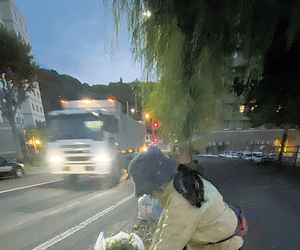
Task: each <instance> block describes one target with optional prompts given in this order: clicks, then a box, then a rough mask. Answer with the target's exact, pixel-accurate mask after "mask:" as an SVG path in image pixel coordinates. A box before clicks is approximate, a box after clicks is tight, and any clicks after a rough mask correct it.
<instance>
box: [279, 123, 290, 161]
mask: <svg viewBox="0 0 300 250" xmlns="http://www.w3.org/2000/svg"><path fill="white" fill-rule="evenodd" d="M287 136H288V128H285V129H284V132H283V135H282V140H281V144H280V151H279V156H278V160H279V163H281V161H282V156H283V153H284V146H285V143H286V140H287Z"/></svg>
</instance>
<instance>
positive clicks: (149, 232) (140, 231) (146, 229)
mask: <svg viewBox="0 0 300 250" xmlns="http://www.w3.org/2000/svg"><path fill="white" fill-rule="evenodd" d="M156 229H157V223H156V222H152V221H151V222H140V223H139V224H136V225H134V227H133V229H132V232H133V233H135V234H136V235H138V236H139V237H140V238H141V239H142V241H143V244H144V247H145V250H148V249H149V248H150V246H151V243H152V238H153V234H154V232H155V231H156Z"/></svg>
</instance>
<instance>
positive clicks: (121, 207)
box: [0, 157, 300, 250]
mask: <svg viewBox="0 0 300 250" xmlns="http://www.w3.org/2000/svg"><path fill="white" fill-rule="evenodd" d="M198 159H199V161H200V162H201V164H202V165H204V167H205V176H206V177H207V178H208V179H209V180H210V181H211V182H212V183H213V184H214V185H215V186H216V187H217V188H218V190H219V191H220V193H221V194H222V195H223V197H224V200H225V201H226V202H227V203H229V204H235V205H237V206H240V207H242V208H243V209H244V211H245V212H246V219H247V222H248V226H249V232H248V234H247V235H246V236H245V245H244V248H243V250H268V249H276V250H282V249H284V250H292V249H293V250H295V249H300V237H299V230H300V226H299V225H300V197H299V193H300V182H299V178H298V177H297V176H293V175H289V174H287V172H286V171H283V170H280V169H276V168H274V166H262V165H257V164H255V163H251V162H248V161H244V160H239V159H225V158H212V157H198ZM132 194H133V185H132V181H131V180H128V181H126V182H125V183H122V184H120V185H119V186H117V187H115V188H112V189H110V188H109V186H108V185H107V183H106V182H105V181H103V180H101V179H99V178H89V177H83V178H80V179H79V181H78V182H77V184H76V185H71V184H70V183H69V182H67V181H66V180H62V179H61V178H59V177H57V176H54V175H51V174H47V173H46V174H35V175H26V176H25V177H24V178H22V179H5V180H0V211H1V213H0V225H1V227H0V242H1V243H0V250H2V249H3V250H10V249H13V250H18V249H22V250H26V249H34V250H41V249H50V250H54V249H60V250H61V249H62V250H63V249H74V250H82V249H85V250H86V249H87V250H92V249H93V246H94V244H95V242H96V240H97V237H98V235H99V233H100V232H101V231H104V232H105V235H106V237H109V236H111V234H112V233H117V232H119V231H120V230H122V229H124V230H125V229H130V228H131V227H130V225H131V224H130V223H133V222H134V221H136V215H137V212H138V211H137V199H136V198H134V197H133V195H132Z"/></svg>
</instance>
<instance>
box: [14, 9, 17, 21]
mask: <svg viewBox="0 0 300 250" xmlns="http://www.w3.org/2000/svg"><path fill="white" fill-rule="evenodd" d="M14 16H15V19H16V20H17V13H16V12H15V11H14Z"/></svg>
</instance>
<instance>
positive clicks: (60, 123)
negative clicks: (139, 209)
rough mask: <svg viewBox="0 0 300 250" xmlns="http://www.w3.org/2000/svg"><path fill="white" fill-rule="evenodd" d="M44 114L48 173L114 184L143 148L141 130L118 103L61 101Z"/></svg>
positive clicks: (142, 128)
mask: <svg viewBox="0 0 300 250" xmlns="http://www.w3.org/2000/svg"><path fill="white" fill-rule="evenodd" d="M60 103H61V107H62V110H57V111H52V112H50V113H49V114H48V117H49V122H48V143H47V162H48V166H49V168H50V170H51V172H52V174H60V175H65V176H68V177H71V179H76V177H77V176H78V175H100V176H104V177H109V178H111V180H112V181H113V182H114V184H117V183H118V181H119V180H120V177H121V176H122V174H123V171H122V169H126V168H127V165H128V162H129V161H130V160H131V159H132V158H133V155H134V152H138V151H140V150H141V149H142V147H143V145H144V138H145V128H144V126H143V125H142V124H141V123H139V122H138V121H136V120H133V119H132V118H130V117H128V116H127V115H125V114H123V113H122V106H121V103H119V102H118V101H116V100H114V99H112V98H108V99H105V100H76V101H66V100H61V102H60Z"/></svg>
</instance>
